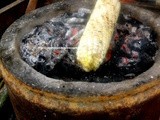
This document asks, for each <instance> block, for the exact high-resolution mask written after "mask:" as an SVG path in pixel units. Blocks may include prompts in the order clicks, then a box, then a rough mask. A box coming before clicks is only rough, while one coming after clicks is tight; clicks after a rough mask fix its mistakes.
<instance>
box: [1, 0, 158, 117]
mask: <svg viewBox="0 0 160 120" xmlns="http://www.w3.org/2000/svg"><path fill="white" fill-rule="evenodd" d="M94 4H95V0H65V2H60V3H55V4H52V5H49V6H46V7H43V8H40V9H37V10H36V11H34V12H32V13H30V14H28V15H25V16H23V17H22V18H20V19H19V20H17V21H16V22H14V23H13V24H12V25H11V26H10V27H9V28H8V29H7V31H6V32H5V34H4V35H3V38H2V40H1V47H0V56H1V60H2V64H1V67H0V68H1V70H2V75H3V77H4V79H5V83H6V85H7V87H8V91H9V96H10V99H11V101H12V104H13V107H14V111H15V113H16V117H17V120H23V119H26V120H44V119H46V120H49V119H52V120H60V119H62V120H110V119H118V120H126V119H139V120H158V118H159V116H160V77H159V76H160V51H159V50H158V51H157V55H156V59H155V63H154V65H153V66H152V67H151V68H150V69H149V70H147V71H146V72H144V73H142V74H140V75H139V76H137V77H135V78H134V79H130V80H124V81H122V82H111V83H89V82H65V81H63V80H61V79H52V78H48V77H46V76H44V75H42V74H41V73H39V72H37V71H36V70H34V69H33V68H32V67H30V66H29V65H28V64H27V63H25V62H24V61H23V60H22V59H21V57H20V54H19V48H20V41H21V38H22V37H23V35H25V34H26V33H28V32H29V31H30V30H31V29H32V28H33V27H34V26H36V25H39V24H42V23H43V22H44V21H46V20H48V19H50V18H52V17H54V16H56V15H58V14H59V13H64V12H65V11H75V10H77V9H78V8H79V7H80V6H83V7H87V8H93V6H94ZM122 11H123V12H126V13H130V14H131V16H133V17H135V18H136V19H138V20H140V21H142V22H143V23H145V24H148V25H149V26H151V27H152V28H153V29H154V30H155V31H156V32H157V34H158V44H159V45H160V17H159V16H158V15H157V14H154V13H152V12H151V11H148V10H144V9H141V8H138V7H136V6H130V5H123V7H122Z"/></svg>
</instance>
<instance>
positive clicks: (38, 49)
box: [20, 8, 158, 82]
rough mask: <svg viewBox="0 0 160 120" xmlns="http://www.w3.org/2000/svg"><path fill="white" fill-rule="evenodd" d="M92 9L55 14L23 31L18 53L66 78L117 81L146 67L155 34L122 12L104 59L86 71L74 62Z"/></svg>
mask: <svg viewBox="0 0 160 120" xmlns="http://www.w3.org/2000/svg"><path fill="white" fill-rule="evenodd" d="M90 13H91V11H90V10H89V9H86V8H80V9H79V10H78V12H75V13H65V14H63V15H60V16H57V17H56V18H53V19H51V20H49V21H47V22H45V23H44V24H43V25H40V26H36V27H35V28H34V29H33V30H32V31H31V32H30V33H28V34H26V35H25V36H24V38H23V39H22V43H21V47H20V50H21V56H22V58H23V59H24V61H26V62H27V63H28V64H29V65H31V66H32V67H33V68H35V69H36V70H37V71H39V72H41V73H43V74H45V75H46V76H48V77H52V78H60V79H64V80H65V81H87V82H111V81H112V82H114V81H115V82H116V81H122V80H124V79H126V78H133V77H135V76H136V75H138V74H140V73H142V72H144V71H145V70H147V69H149V68H150V67H151V66H152V65H153V64H154V59H155V54H156V50H157V49H158V47H157V43H156V34H155V32H154V31H153V30H152V29H151V28H150V27H148V26H145V25H143V23H141V22H139V21H137V20H136V19H134V18H132V17H130V16H129V15H123V14H122V15H121V16H120V20H119V23H118V24H117V27H116V29H115V34H114V37H113V40H112V43H113V44H112V45H111V48H112V49H110V50H109V51H108V53H107V55H106V57H107V60H108V59H109V61H105V62H104V64H103V65H102V66H101V67H100V68H99V69H98V70H97V71H96V72H89V73H86V72H84V71H83V70H81V69H80V68H79V67H78V65H77V63H76V56H75V52H76V49H77V46H78V42H79V38H80V37H81V35H82V33H83V31H84V28H85V25H86V22H87V20H88V18H89V15H90Z"/></svg>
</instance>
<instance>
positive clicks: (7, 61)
mask: <svg viewBox="0 0 160 120" xmlns="http://www.w3.org/2000/svg"><path fill="white" fill-rule="evenodd" d="M84 1H85V0H84ZM68 3H69V2H66V1H65V2H58V3H54V4H51V5H48V6H45V7H43V8H39V9H37V10H35V11H33V12H31V13H30V14H27V15H24V16H23V17H21V18H20V19H18V20H17V21H15V22H14V23H13V24H12V25H11V26H10V27H9V28H8V29H7V30H6V32H5V33H4V35H3V36H2V39H1V44H0V56H1V59H2V63H3V66H4V67H5V68H6V69H7V70H8V71H9V72H10V73H11V74H13V75H14V76H16V78H18V79H19V80H20V81H22V82H24V83H25V84H27V85H28V86H31V87H33V88H35V89H40V90H42V91H47V92H54V93H62V94H66V95H81V96H88V95H112V94H117V93H119V92H125V91H128V90H132V89H134V88H136V87H138V86H141V85H142V84H145V83H149V82H150V81H153V80H157V79H158V78H159V76H160V73H159V71H160V50H158V51H157V55H156V58H155V63H154V65H153V66H152V67H151V68H150V69H149V70H147V71H145V72H144V73H142V74H140V75H138V76H137V77H135V78H133V79H129V80H124V81H121V82H110V83H93V82H80V81H79V82H65V81H63V80H58V79H53V78H49V77H46V76H45V75H43V74H41V73H39V72H37V71H36V70H34V69H33V68H32V67H30V66H29V65H28V64H27V63H26V62H24V61H23V60H22V59H21V56H20V53H19V41H20V40H21V37H22V36H23V35H24V33H27V32H29V30H30V29H31V28H33V27H34V26H36V25H38V24H40V23H42V22H44V21H46V19H47V18H51V17H50V15H49V14H50V13H51V12H52V15H55V14H58V13H61V12H62V11H61V9H62V10H65V9H67V7H68ZM73 3H74V2H73ZM73 3H72V4H73ZM72 4H71V5H72ZM122 11H123V12H126V13H129V14H131V16H133V17H136V18H137V19H138V20H140V21H143V22H145V23H146V24H148V25H150V26H151V27H153V28H154V30H155V31H156V32H157V34H158V36H160V17H159V15H157V14H155V13H153V12H151V11H149V10H145V9H142V8H139V7H136V6H132V5H123V6H122ZM140 11H141V12H140ZM44 13H45V15H44ZM144 15H145V16H146V17H144ZM44 16H45V17H44ZM52 17H53V16H52ZM147 18H151V19H147ZM37 19H38V20H39V21H37ZM35 21H36V22H35ZM158 39H159V40H160V37H159V38H158ZM19 71H20V72H19ZM6 81H7V80H6Z"/></svg>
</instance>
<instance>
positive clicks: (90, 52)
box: [76, 0, 120, 72]
mask: <svg viewBox="0 0 160 120" xmlns="http://www.w3.org/2000/svg"><path fill="white" fill-rule="evenodd" d="M119 12H120V2H119V0H97V2H96V5H95V7H94V10H93V12H92V14H91V16H90V18H89V21H88V23H87V25H86V28H85V31H84V33H83V35H82V37H81V39H80V43H79V45H78V49H77V53H76V55H77V61H78V63H79V64H80V66H81V67H82V69H84V70H85V71H86V72H89V71H92V70H94V71H95V70H96V69H97V68H98V67H99V66H100V65H101V64H102V62H103V60H104V58H105V56H106V52H107V50H108V48H109V45H110V41H111V39H112V34H113V31H114V27H115V24H116V22H117V19H118V16H119Z"/></svg>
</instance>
